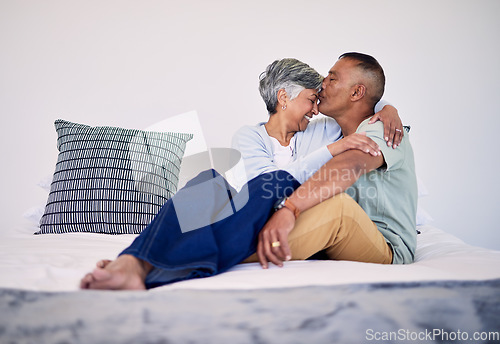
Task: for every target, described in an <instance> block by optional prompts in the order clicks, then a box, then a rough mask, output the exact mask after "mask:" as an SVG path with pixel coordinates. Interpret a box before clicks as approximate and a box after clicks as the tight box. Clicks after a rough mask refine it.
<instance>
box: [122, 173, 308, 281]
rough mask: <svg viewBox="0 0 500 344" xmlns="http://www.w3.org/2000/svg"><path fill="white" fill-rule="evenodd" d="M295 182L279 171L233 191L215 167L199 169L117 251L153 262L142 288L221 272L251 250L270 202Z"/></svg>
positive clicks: (292, 188) (295, 183)
mask: <svg viewBox="0 0 500 344" xmlns="http://www.w3.org/2000/svg"><path fill="white" fill-rule="evenodd" d="M299 185H300V184H299V183H298V182H297V180H295V179H294V178H293V177H292V176H291V175H290V174H289V173H288V172H285V171H281V170H279V171H274V172H270V173H266V174H263V175H260V176H258V177H256V178H254V179H252V180H251V181H249V182H248V183H247V184H246V185H245V187H243V188H242V189H241V191H240V192H239V193H236V192H235V191H234V189H232V188H231V187H230V186H229V184H228V183H227V182H226V181H225V180H224V178H222V176H220V175H219V174H218V173H217V172H216V171H214V170H208V171H204V172H202V173H200V174H199V175H198V176H197V177H195V178H194V179H192V180H191V181H190V182H188V183H187V184H186V186H185V187H184V188H182V189H181V190H179V191H178V192H177V193H176V194H175V195H174V196H173V197H172V198H171V199H169V200H168V201H167V203H165V205H164V206H163V207H162V208H161V210H160V211H159V213H158V214H157V215H156V216H155V218H154V219H153V221H152V222H151V223H150V224H149V225H148V226H147V227H146V228H145V229H144V231H143V232H142V233H141V234H140V235H139V236H138V237H137V238H136V239H135V240H134V242H133V243H132V244H131V245H130V246H129V247H128V248H127V249H125V250H124V251H123V252H122V253H121V254H131V255H133V256H135V257H137V258H139V259H142V260H144V261H147V262H148V263H150V264H151V265H152V266H153V270H152V271H151V272H150V273H149V274H148V276H147V278H146V281H145V282H146V288H153V287H157V286H161V285H164V284H168V283H172V282H177V281H181V280H186V279H191V278H197V277H207V276H212V275H215V274H218V273H221V272H224V271H226V270H228V269H229V268H231V267H233V266H234V265H236V264H238V263H240V262H241V261H243V260H244V259H245V258H247V257H249V256H250V255H252V254H253V253H255V251H256V247H257V240H258V235H259V232H260V230H261V229H262V227H263V226H264V224H265V223H266V222H267V220H268V219H269V217H270V216H271V215H272V210H273V205H274V204H275V203H276V201H277V200H278V199H280V198H282V197H284V196H288V195H290V194H291V193H292V192H293V191H294V190H295V189H296V188H297V187H298V186H299Z"/></svg>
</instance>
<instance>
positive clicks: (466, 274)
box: [0, 225, 500, 291]
mask: <svg viewBox="0 0 500 344" xmlns="http://www.w3.org/2000/svg"><path fill="white" fill-rule="evenodd" d="M419 230H420V231H421V232H422V234H420V235H418V245H417V253H416V261H415V263H413V264H410V265H378V264H367V263H357V262H347V261H293V262H287V263H285V266H284V267H283V268H278V267H275V266H271V267H270V269H268V270H263V269H261V267H260V265H259V264H257V263H252V264H240V265H238V266H236V267H234V268H233V269H231V270H230V271H228V272H226V273H223V274H221V275H218V276H215V277H210V278H204V279H197V280H190V281H184V282H179V283H175V284H172V285H167V286H163V287H161V288H157V289H155V290H166V289H179V288H185V289H255V288H283V287H297V286H308V285H336V284H337V285H338V284H347V283H372V282H401V281H403V282H404V281H429V280H486V279H494V278H500V251H493V250H488V249H484V248H479V247H474V246H470V245H467V244H465V243H464V242H462V241H461V240H459V239H458V238H456V237H455V236H453V235H450V234H448V233H445V232H444V231H442V230H440V229H438V228H435V227H432V226H420V227H419ZM35 231H36V227H35V226H33V225H25V226H20V227H19V228H15V229H9V230H2V232H1V233H0V287H4V288H19V289H27V290H37V291H75V290H78V285H79V280H80V278H81V277H82V276H83V275H84V274H85V273H87V272H89V271H91V270H92V269H93V267H94V265H95V262H96V261H98V260H99V259H102V258H108V259H113V258H114V257H116V255H117V254H118V253H120V252H121V250H122V249H123V248H125V247H126V246H127V245H128V244H129V243H130V242H132V240H133V239H134V237H135V235H120V236H111V235H104V234H89V233H68V234H44V235H33V234H32V233H33V232H35Z"/></svg>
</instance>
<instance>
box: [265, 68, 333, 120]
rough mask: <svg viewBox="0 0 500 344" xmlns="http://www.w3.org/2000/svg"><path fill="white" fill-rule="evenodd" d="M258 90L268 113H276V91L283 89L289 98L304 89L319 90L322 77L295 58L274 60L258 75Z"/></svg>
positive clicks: (292, 97)
mask: <svg viewBox="0 0 500 344" xmlns="http://www.w3.org/2000/svg"><path fill="white" fill-rule="evenodd" d="M259 80H260V82H259V91H260V95H261V96H262V99H264V102H265V103H266V108H267V111H268V112H269V114H270V115H272V114H275V113H276V108H277V106H278V91H279V90H281V89H284V90H285V92H286V93H287V95H288V97H289V98H290V99H294V98H295V97H297V96H298V95H299V93H300V92H302V91H303V90H304V89H313V90H319V89H320V88H321V84H322V82H323V77H322V76H321V75H320V74H319V73H318V72H316V70H314V68H311V67H309V65H307V64H305V63H304V62H301V61H299V60H297V59H291V58H286V59H282V60H276V61H274V62H273V63H271V64H270V65H269V66H267V68H266V70H265V72H263V73H262V74H261V75H260V77H259Z"/></svg>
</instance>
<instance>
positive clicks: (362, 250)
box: [244, 193, 392, 264]
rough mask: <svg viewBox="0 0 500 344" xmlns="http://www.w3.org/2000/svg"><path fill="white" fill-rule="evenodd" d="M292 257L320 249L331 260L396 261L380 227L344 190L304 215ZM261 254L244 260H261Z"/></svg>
mask: <svg viewBox="0 0 500 344" xmlns="http://www.w3.org/2000/svg"><path fill="white" fill-rule="evenodd" d="M288 241H289V245H290V249H291V251H292V260H304V259H307V258H309V257H311V256H312V255H313V254H315V253H317V252H319V251H323V250H324V251H325V253H326V255H327V256H328V258H329V259H334V260H350V261H358V262H367V263H381V264H391V263H392V249H391V248H390V246H389V245H388V244H387V242H386V241H385V238H384V236H383V235H382V233H380V231H379V230H378V229H377V226H376V225H375V224H374V223H373V222H372V221H371V220H370V218H369V217H368V215H367V214H366V213H365V212H364V210H363V209H362V208H361V207H360V206H359V205H358V203H356V201H354V200H353V199H352V198H351V197H350V196H349V195H347V194H345V193H342V194H338V195H336V196H335V197H333V198H330V199H328V200H326V201H324V202H322V203H320V204H318V205H316V206H314V207H312V208H311V209H308V210H306V211H304V212H303V213H302V214H300V216H299V218H298V219H297V221H296V222H295V227H294V228H293V230H292V232H291V233H290V235H289V236H288ZM257 261H258V258H257V255H256V254H254V255H252V256H250V257H249V258H247V259H246V260H245V261H244V263H249V262H257Z"/></svg>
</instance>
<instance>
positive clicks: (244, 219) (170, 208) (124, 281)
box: [80, 59, 390, 289]
mask: <svg viewBox="0 0 500 344" xmlns="http://www.w3.org/2000/svg"><path fill="white" fill-rule="evenodd" d="M273 80H274V81H273ZM322 80H323V78H322V76H321V75H320V74H318V73H317V72H316V71H315V70H314V69H312V68H311V67H309V66H308V65H306V64H304V63H302V62H300V61H298V60H294V59H285V60H281V61H276V62H274V63H273V64H271V65H270V66H269V67H268V68H267V70H266V72H265V74H264V75H263V77H262V78H261V82H260V91H261V94H263V97H264V100H265V101H266V106H267V108H268V111H269V112H270V113H271V114H272V115H271V116H270V118H269V121H268V122H267V123H266V124H265V125H264V128H265V130H263V131H262V132H261V133H260V134H262V135H263V136H262V138H263V139H262V140H260V139H259V137H256V139H254V140H253V141H252V142H253V143H251V140H252V139H249V138H245V139H244V140H243V141H244V142H245V152H246V153H245V154H243V158H244V159H246V157H247V158H248V160H249V161H251V160H252V159H254V161H261V162H259V163H257V164H255V166H257V165H259V167H256V169H255V170H253V171H250V172H251V173H250V174H249V175H248V177H249V179H250V180H249V182H248V183H247V184H245V187H244V189H243V190H244V192H239V193H235V192H234V190H232V188H231V187H230V186H229V185H228V184H227V182H226V181H225V180H224V179H223V178H222V177H221V176H220V175H218V174H217V172H215V171H214V170H208V171H204V172H202V173H200V175H198V176H197V177H196V178H194V179H192V180H191V181H190V182H188V183H187V184H186V186H185V187H184V188H183V189H181V190H179V191H178V193H177V194H176V195H174V197H172V198H171V199H170V200H168V201H167V203H166V204H165V205H164V206H163V207H162V209H161V210H160V212H159V213H158V214H157V215H156V216H155V218H154V219H153V221H152V222H151V223H150V224H149V225H148V226H147V227H146V228H145V229H144V231H143V232H142V233H141V234H140V235H139V236H138V237H137V238H136V239H135V240H134V242H133V243H132V244H131V245H130V246H129V247H128V248H126V249H125V250H124V251H123V252H122V253H121V254H120V255H119V257H118V258H117V259H116V260H114V261H108V260H102V261H100V262H98V263H97V267H96V269H94V271H93V272H92V273H89V274H87V275H86V276H84V278H83V279H82V280H81V284H80V286H81V288H84V289H146V288H152V287H156V286H161V285H164V284H168V283H172V282H176V281H180V280H185V279H190V278H197V277H207V276H212V275H215V274H217V273H221V272H223V271H226V270H227V269H229V268H231V267H232V266H234V265H236V264H238V263H240V262H241V261H243V260H244V259H245V258H247V257H248V256H250V255H251V254H253V253H254V252H255V250H256V243H257V238H258V234H259V231H260V229H261V228H262V227H263V225H264V224H265V223H266V221H267V219H268V218H269V216H270V214H271V211H272V208H273V206H274V204H275V203H276V201H277V200H278V199H280V198H281V197H283V196H286V195H287V193H288V194H289V193H291V192H292V191H293V190H294V189H295V188H297V187H298V186H299V185H300V183H299V182H298V181H297V179H296V178H295V177H294V174H293V173H298V175H301V174H302V172H301V171H302V170H306V172H305V173H304V176H306V175H308V174H311V173H313V172H314V170H315V169H317V168H319V167H320V166H321V165H322V164H323V162H322V161H323V160H324V159H325V158H326V157H325V155H326V154H325V149H326V150H327V151H328V155H329V158H331V157H332V155H334V154H338V153H340V152H341V151H342V149H344V150H345V149H360V150H362V151H364V152H367V153H369V154H379V151H378V147H377V145H376V144H375V143H374V142H373V141H371V140H369V139H368V138H366V137H364V136H363V135H352V136H350V137H346V138H344V139H342V140H340V141H339V142H336V143H332V144H328V145H327V146H326V147H327V148H325V147H320V146H321V145H320V144H319V143H314V142H311V140H310V139H307V137H306V139H307V140H303V141H301V142H300V145H301V144H308V142H309V144H311V145H314V144H317V145H318V149H316V150H314V149H313V153H311V154H309V155H307V156H303V157H301V159H300V161H301V163H300V164H295V167H293V166H294V162H295V161H296V160H297V156H296V155H294V153H293V151H294V150H295V151H300V145H299V146H297V144H298V143H299V141H300V140H299V141H297V140H298V137H296V133H298V132H301V131H304V130H305V129H306V128H307V126H308V124H309V120H310V119H311V118H312V117H313V116H314V115H317V114H318V108H317V96H318V90H319V88H320V87H321V83H322ZM271 81H272V82H271ZM265 94H271V95H273V94H275V95H276V97H274V96H271V97H270V98H272V99H273V100H272V101H269V100H268V99H267V98H266V96H265ZM268 98H269V97H268ZM389 112H390V111H389ZM334 131H335V130H334ZM324 135H326V136H328V135H333V134H332V133H331V132H329V131H328V130H326V131H325V134H324ZM326 136H325V137H326ZM245 137H246V136H245ZM337 138H338V137H337ZM267 140H275V142H274V143H273V146H272V147H271V148H270V147H269V146H268V145H267V144H266V143H265V142H264V141H266V142H267ZM301 140H302V139H301ZM243 141H242V142H243ZM263 142H264V143H263ZM276 142H277V143H276ZM267 143H268V142H267ZM250 146H252V147H253V148H250ZM250 151H255V152H256V154H267V156H272V160H273V161H274V162H275V163H274V165H273V166H271V165H266V167H265V168H264V167H262V160H261V159H256V160H255V158H253V157H249V156H248V154H247V153H248V152H250ZM284 151H287V152H288V151H290V152H292V153H291V154H288V153H286V154H283V152H284ZM317 152H319V153H317ZM267 163H268V162H266V164H267ZM288 166H292V168H291V171H292V170H293V173H292V172H287V171H285V170H282V169H281V168H285V169H286V168H287V167H288ZM306 167H307V168H306ZM300 178H301V179H302V177H300ZM278 186H279V187H278ZM193 190H194V191H193ZM221 200H222V201H221ZM224 200H225V201H224ZM181 211H185V212H188V213H191V214H192V217H193V218H199V217H201V218H205V219H207V221H206V222H205V223H203V225H201V226H198V227H197V228H196V229H194V228H193V229H189V230H186V228H183V224H182V223H181V222H180V221H179V218H178V216H177V213H179V212H181ZM207 214H208V215H207ZM204 216H205V217H204Z"/></svg>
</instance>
